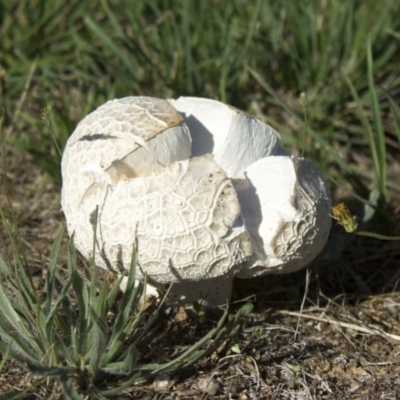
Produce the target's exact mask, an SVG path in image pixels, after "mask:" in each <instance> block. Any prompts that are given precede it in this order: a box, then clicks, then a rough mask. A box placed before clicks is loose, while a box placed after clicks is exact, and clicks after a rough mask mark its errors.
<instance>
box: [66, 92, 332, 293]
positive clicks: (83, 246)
mask: <svg viewBox="0 0 400 400" xmlns="http://www.w3.org/2000/svg"><path fill="white" fill-rule="evenodd" d="M279 139H280V138H279V134H278V133H277V132H275V131H274V130H273V129H272V128H271V127H270V126H268V125H267V124H265V123H263V122H261V121H259V120H257V119H255V118H254V117H252V116H250V115H248V114H246V113H244V112H242V111H240V110H237V109H235V108H233V107H230V106H227V105H225V104H222V103H220V102H217V101H215V100H209V99H201V98H190V97H183V98H182V97H181V98H179V99H177V100H172V99H171V100H168V101H166V100H161V99H156V98H151V97H127V98H124V99H118V100H113V101H109V102H107V103H105V104H104V105H102V106H101V107H99V108H98V109H97V110H95V111H94V112H92V113H91V114H89V115H88V116H87V117H85V118H84V119H83V120H82V121H81V122H80V123H79V124H78V126H77V128H76V130H75V131H74V132H73V134H72V135H71V137H70V138H69V140H68V142H67V145H66V148H65V151H64V155H63V160H62V174H63V189H62V207H63V210H64V213H65V216H66V219H67V226H68V231H69V233H70V234H72V233H75V244H76V246H77V248H78V250H80V252H81V253H82V254H83V255H84V256H85V257H87V258H89V257H90V256H92V248H93V235H94V226H95V225H96V226H97V231H96V246H95V248H96V250H95V251H96V254H95V256H96V264H97V265H98V266H100V267H103V268H108V269H112V270H115V271H117V270H122V269H125V268H129V265H130V260H131V254H132V251H133V249H134V248H136V251H137V260H138V269H137V276H138V277H139V278H140V276H141V275H142V274H144V273H146V274H147V276H148V277H149V278H150V280H153V281H156V282H159V283H168V282H183V281H197V280H210V279H211V278H217V277H226V279H227V280H226V282H231V280H232V277H233V276H234V275H236V276H240V277H243V278H251V277H254V276H258V275H264V274H268V273H287V272H292V271H295V270H297V269H300V268H302V267H304V266H305V265H307V264H308V263H309V262H310V261H312V260H313V259H314V258H315V257H316V255H317V254H318V253H319V252H320V251H321V250H322V248H323V247H324V245H325V243H326V240H327V236H328V232H329V229H330V224H331V218H330V216H329V211H330V205H331V201H330V194H329V191H328V189H327V186H326V183H325V181H324V180H323V178H322V176H321V174H320V173H319V171H318V170H317V168H315V166H313V165H312V163H310V162H308V161H306V160H303V159H297V158H294V157H291V156H290V155H289V154H288V153H287V152H285V151H284V150H283V149H282V148H280V147H279ZM97 208H98V213H97V224H94V216H95V212H96V209H97ZM221 282H223V281H219V286H220V288H219V289H220V290H221V291H222V286H229V284H227V285H224V284H221ZM203 289H204V287H203ZM203 289H202V292H204V290H203Z"/></svg>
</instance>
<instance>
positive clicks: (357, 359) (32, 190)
mask: <svg viewBox="0 0 400 400" xmlns="http://www.w3.org/2000/svg"><path fill="white" fill-rule="evenodd" d="M7 163H8V164H7V172H6V176H7V187H8V191H9V194H10V198H11V200H12V206H13V209H14V212H15V213H16V215H17V216H18V223H19V227H20V232H21V235H22V238H23V242H24V245H25V249H26V256H27V259H28V262H29V265H30V268H31V272H32V275H33V276H34V277H35V279H37V280H38V284H40V282H41V281H42V277H43V275H44V274H45V270H44V266H45V265H46V262H47V260H48V256H49V254H50V249H51V246H52V243H53V241H54V239H55V237H56V235H57V233H58V231H59V228H60V227H61V226H62V224H63V222H64V221H63V215H62V212H61V209H60V205H59V204H60V201H59V200H60V195H59V192H60V188H59V187H57V186H56V185H55V184H54V183H52V181H51V180H50V178H48V177H47V176H46V175H45V174H44V173H42V172H41V171H40V170H39V169H38V168H36V167H35V165H34V164H33V163H32V161H31V160H30V158H29V156H28V155H26V154H25V153H23V152H20V151H18V150H15V149H13V148H9V149H8V158H7ZM0 168H1V167H0ZM0 176H1V179H3V178H4V171H3V170H0ZM3 188H4V187H3V182H2V186H1V191H0V201H1V204H2V206H3V207H5V208H6V209H7V207H8V206H7V201H6V197H5V195H4V190H3ZM385 218H386V220H389V222H391V223H392V225H393V226H394V229H393V232H394V233H397V234H399V232H398V228H397V232H396V227H398V226H399V215H398V214H396V213H395V212H394V211H392V212H388V214H387V215H383V216H382V218H381V220H385ZM393 222H394V223H393ZM382 223H384V222H382ZM368 228H369V229H370V230H374V229H375V230H378V229H379V228H380V225H377V226H375V225H373V226H369V227H368ZM331 236H332V237H331V239H330V242H329V245H328V246H327V249H326V251H325V252H324V253H323V255H322V256H321V257H320V259H319V260H317V261H316V262H315V263H314V264H313V265H312V266H310V268H309V269H307V270H303V271H300V272H298V273H296V274H292V275H287V276H286V275H283V276H266V277H263V278H262V279H257V281H252V280H248V281H244V280H238V281H236V282H235V291H234V292H235V298H234V301H233V305H232V308H233V309H234V308H235V307H236V306H237V305H240V304H241V302H242V301H243V299H247V300H251V301H253V302H254V305H255V310H254V312H253V313H252V314H251V315H250V316H248V317H247V318H246V319H244V320H242V322H241V325H240V326H239V327H238V328H237V329H236V331H235V333H234V335H233V336H232V337H231V340H230V341H228V342H227V343H225V344H224V346H221V348H220V349H219V350H218V351H217V352H216V353H214V354H213V355H212V356H211V357H209V358H207V359H204V360H202V361H200V362H199V363H197V364H196V365H194V366H193V367H191V368H188V369H186V370H184V371H178V372H177V373H174V374H170V375H163V376H159V377H157V378H156V379H155V380H154V381H152V382H146V383H142V384H138V385H136V386H133V387H131V388H130V389H129V390H127V391H125V392H124V393H121V395H120V396H118V399H148V400H151V399H240V400H242V399H243V400H244V399H385V400H389V399H393V400H395V399H399V398H400V291H399V279H400V268H399V266H400V245H399V243H396V242H380V241H377V240H374V239H370V238H363V237H353V236H350V235H347V234H345V233H344V232H343V230H342V229H341V227H334V229H333V230H332V235H331ZM66 240H67V238H66ZM65 247H66V246H65ZM0 248H1V254H2V255H3V257H4V258H5V259H6V260H10V262H11V260H12V251H11V247H10V244H9V240H8V237H7V235H6V233H5V232H4V230H3V227H1V228H0ZM62 262H63V261H62V260H61V264H62ZM60 267H62V265H61V266H60ZM217 314H218V313H217ZM216 319H217V315H214V314H213V312H210V314H209V317H208V319H207V322H206V323H205V324H203V325H198V324H197V322H196V319H195V317H194V316H193V315H192V314H191V313H190V312H187V311H185V310H183V309H177V310H174V312H173V313H172V314H171V315H169V316H167V317H165V321H163V323H162V324H161V325H160V328H159V330H158V332H157V334H156V335H155V337H154V338H153V339H152V340H151V342H150V343H149V345H148V347H147V348H146V349H142V350H143V356H144V357H145V358H146V360H153V361H154V362H157V361H159V360H160V357H161V358H162V359H164V360H167V359H168V358H170V357H171V358H172V357H174V356H175V355H176V354H178V353H179V352H181V351H182V350H184V349H186V348H187V347H188V346H189V345H190V344H192V343H194V342H195V341H196V340H198V339H199V338H200V337H202V336H203V335H204V334H205V332H207V330H208V329H211V328H212V327H213V326H215V320H216ZM232 348H234V350H236V352H235V351H232ZM0 359H1V355H0ZM33 385H35V386H33ZM27 388H30V389H31V393H30V395H29V396H27V397H24V398H25V399H62V398H63V396H62V393H61V390H60V388H59V386H58V384H57V382H54V381H50V380H43V382H41V384H40V385H37V377H34V376H32V375H31V374H30V373H28V372H26V371H25V370H24V368H23V366H21V365H18V364H16V363H14V362H12V361H7V362H6V365H5V368H4V369H3V371H2V372H1V374H0V393H4V392H6V391H7V390H10V389H21V390H23V389H27ZM0 398H1V394H0Z"/></svg>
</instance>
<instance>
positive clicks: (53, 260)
mask: <svg viewBox="0 0 400 400" xmlns="http://www.w3.org/2000/svg"><path fill="white" fill-rule="evenodd" d="M63 236H64V228H61V229H60V231H59V232H58V235H57V237H56V240H55V242H54V245H53V248H52V249H51V253H50V264H49V265H48V267H47V277H46V285H45V291H46V293H47V295H48V296H47V299H46V309H47V310H48V311H49V310H50V309H51V301H52V296H51V295H52V293H53V287H54V281H55V271H56V268H57V261H58V256H59V254H60V248H61V242H62V239H63Z"/></svg>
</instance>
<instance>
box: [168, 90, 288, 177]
mask: <svg viewBox="0 0 400 400" xmlns="http://www.w3.org/2000/svg"><path fill="white" fill-rule="evenodd" d="M169 102H170V103H171V104H172V105H173V106H174V107H175V108H176V109H177V110H178V111H179V112H180V113H181V114H182V116H183V118H184V119H185V122H186V125H187V126H188V127H189V131H190V135H191V137H192V157H196V156H202V155H204V154H207V153H212V154H213V155H214V159H215V161H217V163H218V164H219V165H220V166H221V167H222V168H223V169H224V170H225V171H226V173H227V174H228V177H229V178H244V175H243V171H244V169H245V168H246V167H248V166H249V165H251V164H252V163H254V162H255V161H257V160H259V159H260V158H263V157H268V156H270V155H273V154H276V153H277V152H278V149H279V147H278V145H279V139H280V136H279V134H278V133H277V132H276V131H274V130H273V129H272V128H271V127H270V126H269V125H267V124H265V123H264V122H262V121H259V120H258V119H256V118H254V117H253V116H251V115H249V114H247V113H245V112H243V111H240V110H237V109H236V108H234V107H230V106H227V105H226V104H223V103H221V102H219V101H215V100H210V99H203V98H196V97H180V98H179V99H177V100H173V99H171V100H169Z"/></svg>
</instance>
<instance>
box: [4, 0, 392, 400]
mask: <svg viewBox="0 0 400 400" xmlns="http://www.w3.org/2000/svg"><path fill="white" fill-rule="evenodd" d="M133 4H134V5H133ZM399 15H400V5H399V3H398V2H397V1H396V0H392V1H391V0H387V1H385V2H381V3H379V2H375V1H372V0H367V1H364V2H357V1H335V2H333V1H331V2H329V1H327V2H324V1H317V0H315V1H312V0H310V1H304V2H293V1H284V0H282V1H279V2H277V1H266V0H265V1H262V0H259V1H253V2H248V1H245V0H236V1H223V0H221V1H212V2H195V1H188V0H182V1H178V0H177V1H155V0H148V1H144V0H143V1H141V0H137V1H135V2H134V3H133V2H123V1H110V0H109V1H106V0H104V1H100V2H94V1H89V0H87V1H85V0H83V1H82V0H80V1H76V0H72V1H69V2H62V1H58V0H55V1H52V2H50V1H45V0H37V1H31V2H17V1H15V0H4V1H2V2H1V4H0V38H1V40H0V104H1V105H2V107H4V123H3V132H4V136H5V141H6V153H7V164H6V165H5V164H4V163H3V159H2V160H1V165H0V173H1V179H2V186H1V189H0V190H1V191H0V201H1V206H2V208H3V209H4V210H5V218H6V219H7V221H12V223H13V224H15V223H18V226H19V232H20V234H21V238H22V242H23V244H24V247H25V251H26V257H27V264H28V265H29V268H30V272H31V274H32V276H33V277H34V280H35V282H37V285H38V287H40V285H41V283H42V281H43V279H44V275H45V268H44V267H45V266H46V264H47V262H48V257H49V254H50V249H51V246H52V244H53V242H54V240H55V238H56V236H57V232H58V230H59V226H60V225H61V224H62V223H63V216H62V213H61V211H60V206H59V191H60V172H59V171H60V170H59V163H60V154H59V151H58V149H60V150H62V148H63V145H64V143H65V141H66V139H67V137H68V135H69V134H70V133H71V132H72V130H73V129H74V127H75V125H76V124H77V122H78V121H79V120H80V119H81V118H82V117H83V116H84V115H86V114H87V113H88V112H90V111H91V110H93V109H94V108H95V107H96V106H98V105H100V104H101V103H103V102H104V101H106V100H107V99H111V98H114V97H123V96H128V95H151V96H157V97H178V96H181V95H190V96H205V97H211V98H216V99H219V100H221V101H224V102H227V103H230V104H232V105H234V106H236V107H238V108H241V109H244V110H246V111H248V112H250V113H252V114H254V115H256V116H257V117H258V118H261V119H263V120H266V121H267V122H268V123H269V124H271V125H272V126H274V127H275V128H276V129H277V130H278V131H279V132H280V133H281V135H282V141H283V144H284V146H286V147H287V148H288V149H291V150H292V151H293V152H294V153H296V154H300V153H302V152H304V154H305V156H306V157H307V158H309V159H311V160H312V161H313V162H315V163H316V165H318V167H319V168H320V169H321V170H322V171H323V173H324V174H325V176H326V177H327V180H328V182H329V185H330V187H331V190H332V193H333V195H334V198H335V200H336V201H339V200H344V201H346V203H347V204H348V205H349V206H350V208H351V210H352V211H353V212H354V213H355V214H357V215H358V216H359V218H360V224H361V226H362V228H363V229H364V230H369V231H374V232H379V233H381V234H386V235H399V234H400V229H399V225H400V201H399V200H400V183H399V179H398V176H399V173H400V105H399V99H400V18H399ZM301 93H305V95H306V98H304V96H303V97H301ZM301 99H303V100H301ZM48 105H51V106H52V110H51V111H50V113H49V114H48V119H49V122H48V123H47V124H46V123H43V118H41V114H42V111H43V108H44V107H46V106H48ZM304 137H305V140H304V142H303V138H304ZM2 158H3V157H2ZM4 183H6V185H4ZM6 192H8V197H9V198H10V199H11V202H12V209H13V210H11V206H10V205H9V204H8V202H7V196H6ZM2 224H3V225H2V227H4V221H2ZM0 238H1V241H0V248H1V254H2V257H3V258H4V259H5V260H6V261H7V262H9V263H12V261H11V260H12V258H13V255H12V252H13V250H12V246H11V245H10V240H9V237H8V235H7V234H6V232H5V231H4V229H2V231H0ZM66 247H67V245H66V243H65V249H62V257H61V261H60V267H61V268H63V266H65V262H66V261H65V260H66V256H65V253H66ZM399 265H400V246H399V244H398V242H397V243H396V242H382V241H378V240H376V239H373V238H364V237H353V236H352V235H348V234H346V233H345V232H344V231H343V230H342V228H341V227H339V226H335V227H334V228H333V230H332V233H331V238H330V241H329V243H328V246H327V248H326V249H325V251H324V253H323V254H322V255H321V257H320V258H319V259H318V260H317V261H316V262H315V263H314V264H313V265H312V266H310V268H309V269H307V270H304V271H300V272H299V273H296V274H293V275H290V276H279V277H270V276H268V277H265V278H264V279H263V280H257V282H253V281H237V282H236V283H235V300H240V299H243V298H247V297H249V296H252V295H254V294H256V297H253V299H255V306H256V307H255V312H254V313H253V314H251V316H250V317H246V318H245V319H244V320H243V321H242V323H241V325H240V326H239V327H238V328H237V330H236V331H235V336H234V337H233V338H232V339H231V341H230V342H229V344H227V345H226V346H225V347H224V346H222V347H221V348H220V349H219V350H218V351H217V352H216V353H214V354H213V355H212V356H210V357H207V358H206V359H203V360H202V361H200V362H199V363H197V364H196V365H194V366H193V367H191V368H188V369H185V370H184V371H180V372H175V373H170V374H169V376H168V380H167V384H166V388H164V389H163V388H162V385H161V384H157V383H153V382H150V383H147V384H141V385H135V386H132V387H131V388H129V389H127V390H125V392H124V393H121V395H120V397H119V398H121V399H123V398H141V399H142V398H146V396H148V397H147V398H158V399H167V398H182V399H186V398H187V399H189V398H203V399H207V398H209V399H211V398H221V399H222V398H237V399H246V398H249V399H250V398H282V399H286V398H299V399H300V398H302V399H303V398H310V399H311V398H316V399H319V398H326V399H330V398H332V399H335V398H341V399H342V398H343V399H345V398H349V399H362V398H369V399H395V398H396V396H400V380H399V378H398V377H399V368H400V367H399V362H400V358H399V351H400V345H399V340H400V321H399V317H398V315H400V312H399V311H400V310H399V307H400V306H399V304H400V297H399V291H398V284H399V278H400V274H399ZM212 320H213V319H212V318H211V319H210V322H209V323H210V329H211V328H212ZM157 332H158V333H157V335H156V336H155V339H154V341H153V342H152V343H151V348H154V349H155V352H158V353H160V354H161V353H162V354H163V357H165V358H166V359H168V358H170V357H172V356H173V354H175V352H176V351H177V350H178V351H179V350H182V349H184V348H185V346H188V344H189V343H193V342H195V341H196V340H198V339H199V338H200V337H201V333H204V332H203V330H201V329H200V330H199V329H197V328H196V324H195V322H194V321H193V317H192V316H190V315H186V314H185V313H183V316H182V313H179V312H177V314H176V315H175V316H171V317H170V319H169V320H168V321H164V325H162V328H159V331H157ZM182 337H187V340H185V341H177V338H182ZM232 347H233V350H232ZM152 354H153V356H154V353H151V352H150V353H149V354H146V357H147V358H148V360H151V357H152ZM33 381H34V377H33V376H32V375H30V374H27V373H26V372H25V371H24V369H23V368H22V367H21V366H19V365H17V364H15V363H14V362H12V361H7V362H6V364H5V365H4V367H3V370H2V371H1V373H0V392H2V391H5V390H8V389H11V388H20V389H22V388H24V389H26V388H29V386H30V385H32V382H33ZM208 381H210V383H209V385H208V386H207V384H206V383H205V382H208ZM59 390H60V389H59V387H58V385H57V384H55V383H54V382H53V381H52V380H51V379H50V380H46V381H44V382H43V383H42V384H41V385H40V386H39V387H36V388H33V389H32V391H33V392H34V393H36V394H37V396H36V397H35V396H34V395H31V396H32V397H30V398H57V397H58V398H61V394H60V392H59ZM230 395H231V397H229V396H230Z"/></svg>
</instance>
